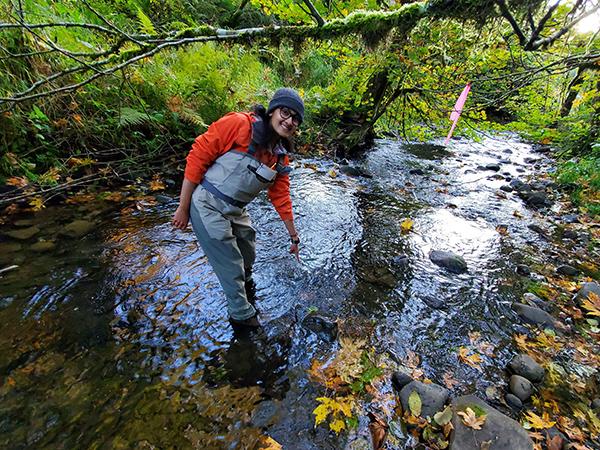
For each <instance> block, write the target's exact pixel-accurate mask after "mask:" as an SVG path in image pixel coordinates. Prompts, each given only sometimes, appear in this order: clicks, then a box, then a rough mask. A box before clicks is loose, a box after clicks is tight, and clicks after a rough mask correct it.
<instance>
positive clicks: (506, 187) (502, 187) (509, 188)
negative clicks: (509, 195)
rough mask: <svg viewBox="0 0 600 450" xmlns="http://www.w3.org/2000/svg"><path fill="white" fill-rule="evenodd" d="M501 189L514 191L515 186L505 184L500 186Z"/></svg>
mask: <svg viewBox="0 0 600 450" xmlns="http://www.w3.org/2000/svg"><path fill="white" fill-rule="evenodd" d="M500 190H502V191H504V192H512V191H513V188H512V187H511V186H510V185H508V184H505V185H503V186H500Z"/></svg>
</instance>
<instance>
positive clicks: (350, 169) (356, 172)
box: [340, 164, 373, 178]
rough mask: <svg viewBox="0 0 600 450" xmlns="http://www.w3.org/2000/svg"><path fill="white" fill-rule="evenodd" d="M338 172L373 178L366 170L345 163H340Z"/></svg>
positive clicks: (351, 175)
mask: <svg viewBox="0 0 600 450" xmlns="http://www.w3.org/2000/svg"><path fill="white" fill-rule="evenodd" d="M340 172H341V173H343V174H344V175H348V176H350V177H363V178H373V175H371V174H370V173H369V172H366V171H364V170H362V169H360V168H358V167H352V166H348V165H345V164H342V165H340Z"/></svg>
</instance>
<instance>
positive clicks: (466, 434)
mask: <svg viewBox="0 0 600 450" xmlns="http://www.w3.org/2000/svg"><path fill="white" fill-rule="evenodd" d="M467 408H471V409H476V410H478V411H481V412H482V413H483V414H485V415H486V418H485V422H484V423H483V425H482V427H481V430H474V429H472V428H469V427H467V426H466V425H464V424H463V422H462V419H461V416H459V415H458V414H457V413H458V412H459V411H465V410H466V409H467ZM452 412H453V413H454V414H453V416H452V425H453V427H454V430H453V432H452V434H451V435H450V447H449V448H450V450H481V445H480V444H481V443H482V442H488V441H489V442H491V443H492V444H491V446H490V449H493V450H532V449H533V441H532V440H531V438H530V437H529V435H528V434H527V431H525V429H524V428H523V427H522V426H521V425H520V424H519V423H518V422H517V421H515V420H513V419H511V418H510V417H508V416H505V415H504V414H502V413H501V412H500V411H498V410H496V409H494V408H492V407H491V406H490V405H488V404H487V403H485V402H484V401H483V400H480V399H479V398H477V397H475V396H474V395H466V396H463V397H458V398H456V399H455V400H454V401H453V402H452Z"/></svg>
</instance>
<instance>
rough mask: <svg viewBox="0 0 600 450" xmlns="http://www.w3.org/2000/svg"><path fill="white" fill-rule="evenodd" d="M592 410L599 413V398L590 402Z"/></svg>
mask: <svg viewBox="0 0 600 450" xmlns="http://www.w3.org/2000/svg"><path fill="white" fill-rule="evenodd" d="M592 409H593V410H594V411H600V398H595V399H594V400H593V401H592Z"/></svg>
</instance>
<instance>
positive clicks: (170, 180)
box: [165, 178, 177, 186]
mask: <svg viewBox="0 0 600 450" xmlns="http://www.w3.org/2000/svg"><path fill="white" fill-rule="evenodd" d="M165 183H166V184H167V186H175V185H176V184H177V183H176V182H175V180H173V179H172V178H167V179H166V180H165Z"/></svg>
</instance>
